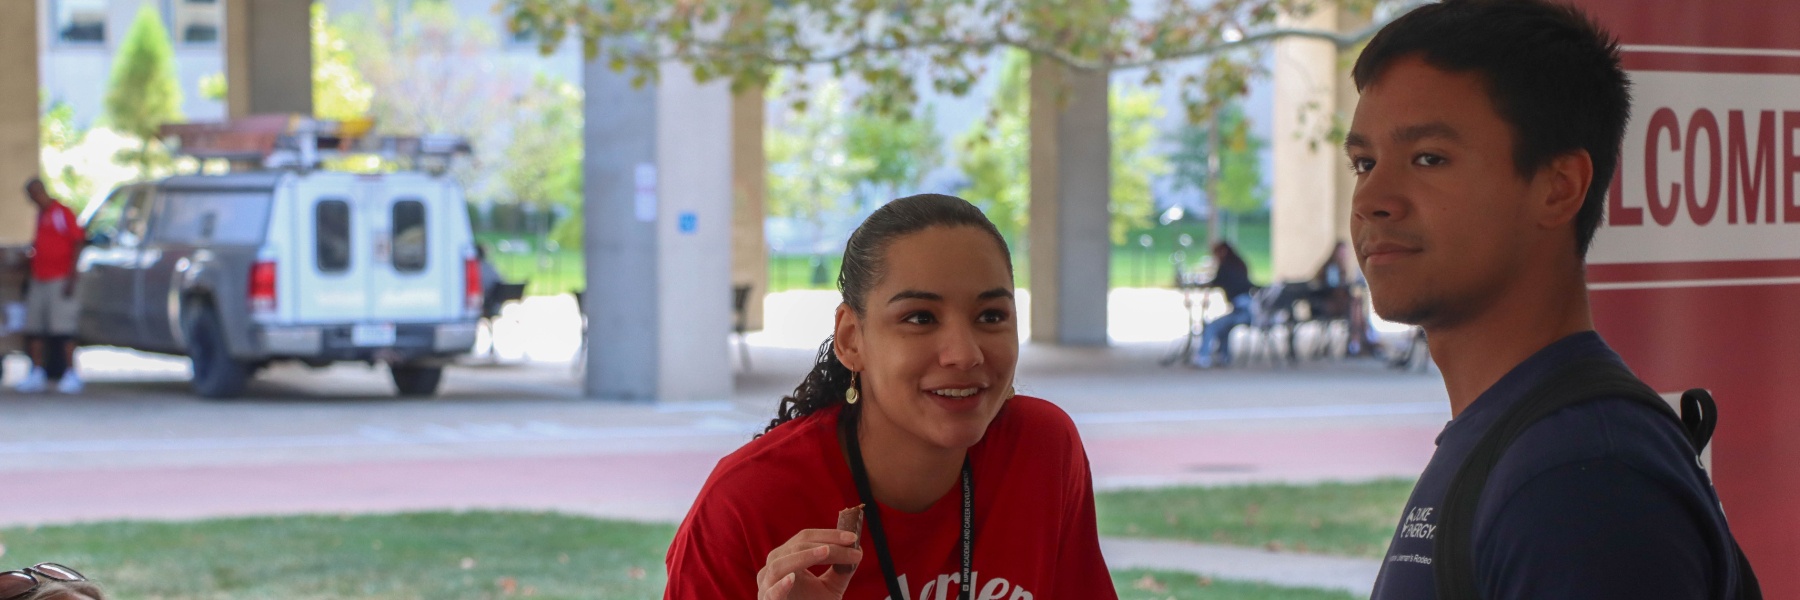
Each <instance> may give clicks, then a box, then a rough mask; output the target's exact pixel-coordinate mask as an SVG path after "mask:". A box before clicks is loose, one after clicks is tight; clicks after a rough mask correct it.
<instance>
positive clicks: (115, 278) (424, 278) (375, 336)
mask: <svg viewBox="0 0 1800 600" xmlns="http://www.w3.org/2000/svg"><path fill="white" fill-rule="evenodd" d="M306 123H309V124H310V123H311V122H310V121H309V122H306ZM302 136H305V137H304V138H303V137H302ZM281 139H283V140H288V141H289V142H292V141H293V140H296V139H298V140H299V150H300V152H299V154H298V155H297V156H298V158H297V159H296V157H295V156H288V159H293V162H292V163H290V164H289V166H288V167H286V168H275V169H266V170H256V171H249V172H237V173H230V174H222V175H179V176H174V177H169V178H166V179H162V180H159V181H156V182H152V183H143V184H133V185H127V186H123V187H120V188H119V189H117V190H115V191H114V192H113V193H112V194H111V195H109V196H108V197H107V198H106V199H105V200H104V201H102V202H99V203H96V204H94V205H91V206H89V207H88V209H87V210H86V211H84V214H83V215H82V224H83V226H84V227H85V228H86V229H87V231H88V234H89V239H90V244H89V246H88V247H87V248H86V249H85V250H84V251H83V252H82V255H81V259H80V263H79V266H78V268H79V269H80V270H81V276H80V280H79V281H80V283H79V287H78V293H79V295H80V299H81V305H82V308H81V319H80V339H81V342H82V343H83V344H103V345H111V346H120V347H125V348H132V349H137V350H144V351H149V352H159V353H166V354H176V355H185V356H188V357H189V358H190V359H192V361H193V371H194V375H193V387H194V392H195V393H197V394H199V395H201V396H205V397H209V398H228V397H232V396H236V395H238V394H240V393H242V392H243V390H244V387H245V385H246V384H247V382H248V381H249V380H250V378H252V377H253V376H254V375H255V373H256V372H257V370H259V369H261V368H263V367H265V366H267V365H269V364H270V363H273V362H276V361H283V360H292V361H300V362H304V363H306V364H309V365H313V366H325V365H328V364H331V363H333V362H339V361H361V362H367V363H369V364H374V363H376V362H380V363H385V364H386V365H387V366H388V369H389V370H390V371H391V373H392V375H393V380H394V385H395V387H396V388H397V389H398V391H399V393H400V394H401V395H407V396H417V395H430V394H433V393H435V392H436V391H437V389H438V386H439V383H440V382H441V380H442V377H443V367H444V365H446V364H447V363H449V362H451V361H452V360H454V359H455V358H456V357H457V356H459V355H462V354H466V353H468V352H469V351H470V350H471V348H472V347H473V346H474V343H475V330H476V326H475V323H476V320H477V318H478V317H479V314H480V309H481V289H480V278H479V274H478V271H477V268H478V265H477V263H476V260H475V248H474V236H473V233H472V232H471V230H470V225H469V218H468V211H467V210H466V209H465V208H464V200H463V195H462V191H461V190H460V189H459V187H458V186H457V184H456V183H455V182H453V181H452V180H451V179H450V178H448V177H446V176H444V175H442V174H441V173H433V172H427V171H420V170H406V171H400V172H391V173H380V174H356V173H344V172H334V171H322V170H315V169H313V168H311V167H312V166H314V165H316V164H317V156H316V154H309V153H311V152H314V151H315V150H314V149H315V148H316V147H317V146H316V144H318V143H319V142H320V138H316V137H313V134H309V133H305V132H303V133H301V134H288V135H286V136H282V137H281ZM332 141H334V142H335V140H332ZM338 143H340V144H341V142H338ZM464 148H466V146H465V147H464ZM184 151H186V152H189V153H193V154H199V155H202V156H205V155H204V154H202V152H203V151H204V148H200V149H196V148H194V147H192V146H190V147H188V148H185V149H184ZM242 152H244V150H242V149H236V150H233V151H232V152H231V153H229V154H231V155H232V157H236V158H238V159H240V160H241V159H242V158H243V156H242V154H241V153H242ZM221 153H225V152H222V151H221Z"/></svg>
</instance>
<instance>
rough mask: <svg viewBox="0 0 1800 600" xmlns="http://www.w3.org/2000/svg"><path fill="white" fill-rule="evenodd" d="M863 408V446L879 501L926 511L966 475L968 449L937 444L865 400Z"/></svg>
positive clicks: (860, 433) (860, 426)
mask: <svg viewBox="0 0 1800 600" xmlns="http://www.w3.org/2000/svg"><path fill="white" fill-rule="evenodd" d="M856 413H857V418H858V422H857V428H856V429H857V438H858V447H859V448H860V449H861V451H862V458H863V467H864V469H865V470H866V472H867V473H868V476H869V490H870V493H872V494H874V495H875V500H876V501H878V502H880V503H882V504H885V505H887V506H888V507H890V508H893V509H894V510H898V511H901V512H909V513H916V512H924V511H925V509H927V508H930V507H931V505H932V504H933V503H935V502H937V500H938V499H939V498H942V497H944V494H947V493H949V492H950V488H951V487H953V486H955V485H956V481H957V478H958V477H960V476H961V475H962V464H963V457H965V456H967V455H968V451H967V450H964V449H950V448H944V447H941V446H937V445H935V444H931V443H930V442H927V441H926V440H923V439H920V438H919V437H918V436H915V435H913V434H912V433H911V432H908V431H905V430H903V429H901V428H900V427H899V426H898V425H897V424H895V423H894V422H893V421H891V420H888V419H887V417H886V415H883V414H881V410H880V409H877V408H873V407H871V406H868V405H865V408H863V409H862V410H858V411H856Z"/></svg>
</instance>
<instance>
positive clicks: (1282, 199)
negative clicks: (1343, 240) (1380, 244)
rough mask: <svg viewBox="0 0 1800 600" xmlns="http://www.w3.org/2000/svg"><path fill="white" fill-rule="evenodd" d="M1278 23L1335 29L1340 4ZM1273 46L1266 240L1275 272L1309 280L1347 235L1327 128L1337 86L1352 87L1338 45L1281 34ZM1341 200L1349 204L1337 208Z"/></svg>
mask: <svg viewBox="0 0 1800 600" xmlns="http://www.w3.org/2000/svg"><path fill="white" fill-rule="evenodd" d="M1283 21H1284V22H1283V23H1282V26H1284V27H1297V28H1306V29H1332V28H1335V27H1337V26H1338V8H1337V6H1336V5H1335V4H1333V3H1321V4H1319V5H1317V6H1315V7H1314V9H1313V12H1312V13H1311V14H1310V15H1308V16H1307V17H1306V18H1304V19H1296V18H1293V17H1286V18H1284V19H1283ZM1273 51H1274V54H1275V61H1274V64H1275V68H1274V80H1275V81H1274V83H1275V94H1274V96H1275V101H1274V104H1275V108H1274V112H1273V115H1274V117H1273V118H1274V123H1272V124H1271V125H1272V126H1273V129H1274V136H1273V138H1274V139H1273V140H1271V147H1272V148H1271V149H1272V150H1273V154H1274V161H1275V164H1274V168H1275V181H1274V185H1273V186H1272V190H1271V192H1272V194H1271V196H1272V202H1271V204H1272V214H1271V215H1270V229H1271V232H1270V245H1271V246H1272V248H1271V251H1272V254H1273V257H1272V258H1273V259H1274V262H1275V265H1274V266H1275V269H1274V277H1275V279H1276V280H1294V279H1308V278H1311V277H1312V276H1313V274H1314V273H1315V272H1316V271H1317V270H1318V268H1319V265H1320V264H1322V263H1323V262H1324V260H1325V257H1326V255H1328V254H1330V253H1331V245H1332V243H1333V242H1336V241H1337V240H1338V239H1339V237H1340V236H1347V235H1348V227H1349V225H1348V224H1349V213H1348V208H1347V207H1348V198H1349V193H1350V188H1349V187H1347V186H1346V184H1345V182H1346V181H1347V178H1346V177H1345V174H1346V173H1347V172H1348V169H1347V168H1345V167H1344V166H1343V165H1344V164H1346V163H1345V161H1344V158H1343V154H1344V152H1343V149H1342V148H1341V147H1340V144H1339V141H1338V140H1335V139H1333V138H1332V137H1331V136H1330V132H1331V129H1332V119H1333V116H1334V115H1335V114H1336V113H1337V110H1336V106H1337V104H1338V103H1339V101H1340V98H1341V95H1340V94H1339V88H1340V87H1349V86H1350V82H1349V80H1348V79H1343V80H1342V81H1341V82H1340V68H1339V66H1338V51H1337V47H1336V46H1335V45H1334V44H1332V43H1331V42H1329V41H1324V40H1318V39H1312V38H1283V39H1281V40H1279V41H1277V42H1275V44H1274V50H1273ZM1340 83H1341V84H1342V85H1339V84H1340ZM1354 96H1355V90H1354V89H1352V90H1351V93H1350V97H1351V100H1350V101H1351V104H1350V108H1354V106H1355V100H1354ZM1350 108H1346V109H1345V110H1346V111H1348V110H1350ZM1346 114H1347V112H1346ZM1346 119H1347V117H1346ZM1348 123H1349V121H1348V120H1346V121H1344V124H1345V125H1348ZM1340 205H1342V206H1344V207H1346V208H1344V209H1343V210H1342V211H1340V208H1339V207H1340ZM1340 212H1342V214H1341V215H1340Z"/></svg>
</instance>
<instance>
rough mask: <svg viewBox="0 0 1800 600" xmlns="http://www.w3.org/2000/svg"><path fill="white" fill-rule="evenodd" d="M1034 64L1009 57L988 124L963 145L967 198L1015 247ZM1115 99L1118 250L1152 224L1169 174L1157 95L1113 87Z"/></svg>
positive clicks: (1026, 186)
mask: <svg viewBox="0 0 1800 600" xmlns="http://www.w3.org/2000/svg"><path fill="white" fill-rule="evenodd" d="M1029 61H1030V57H1029V55H1027V54H1025V53H1024V52H1008V53H1006V55H1005V57H1003V58H1002V59H1001V66H1000V82H999V86H998V87H997V88H996V89H995V91H994V96H993V98H992V99H991V100H990V101H989V102H990V104H989V105H988V114H987V117H986V118H985V119H982V120H979V121H976V122H975V123H974V124H973V125H971V126H970V128H969V130H968V131H965V132H964V133H963V134H962V135H961V136H959V137H958V138H957V140H958V144H959V145H960V147H961V149H962V152H961V154H960V156H959V157H958V161H957V166H958V167H960V168H961V169H962V172H963V176H964V177H967V178H968V186H967V187H966V188H964V189H963V190H962V194H963V195H964V196H965V197H967V198H968V199H969V201H970V202H973V203H974V204H975V205H976V206H980V207H981V208H982V211H983V212H986V213H987V215H988V219H989V220H992V221H993V222H994V225H995V227H998V228H999V229H1000V233H1001V235H1003V236H1006V237H1007V239H1009V240H1014V241H1017V240H1018V239H1019V235H1020V234H1021V233H1023V232H1024V231H1025V227H1026V224H1027V222H1028V215H1027V208H1026V207H1027V206H1028V205H1029V204H1030V196H1031V171H1030V162H1029V160H1030V153H1031V148H1030V129H1031V124H1030V118H1031V117H1030V111H1031V96H1030V94H1031V91H1030V82H1029V76H1030V70H1029ZM1109 93H1110V95H1111V97H1110V98H1109V99H1108V110H1107V113H1108V114H1107V119H1108V128H1109V130H1110V132H1111V134H1112V144H1111V145H1112V187H1111V190H1110V192H1111V196H1112V203H1111V205H1110V207H1109V209H1110V210H1111V211H1112V215H1111V225H1110V227H1109V231H1110V232H1111V237H1112V241H1113V243H1114V244H1122V243H1125V233H1126V232H1127V231H1130V230H1131V229H1133V228H1137V227H1145V226H1148V225H1149V224H1150V217H1151V213H1152V212H1153V209H1154V207H1155V198H1154V195H1153V194H1152V192H1151V189H1150V184H1151V182H1152V181H1154V180H1155V179H1156V178H1158V177H1161V176H1162V175H1163V174H1165V173H1166V172H1168V168H1169V167H1168V163H1167V162H1166V161H1165V160H1164V159H1163V157H1162V156H1161V155H1159V154H1157V153H1156V152H1155V148H1154V143H1155V141H1156V131H1157V129H1156V123H1157V121H1159V120H1161V119H1162V117H1163V116H1164V113H1163V108H1162V106H1161V102H1160V99H1159V97H1158V94H1157V93H1156V91H1155V90H1154V89H1151V88H1142V87H1136V86H1113V87H1112V88H1111V90H1110V92H1109Z"/></svg>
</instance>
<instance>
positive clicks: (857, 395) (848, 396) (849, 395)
mask: <svg viewBox="0 0 1800 600" xmlns="http://www.w3.org/2000/svg"><path fill="white" fill-rule="evenodd" d="M859 375H860V373H857V372H855V371H851V372H850V389H847V390H844V403H845V404H856V401H857V400H859V399H861V398H862V392H858V391H856V384H857V380H858V379H860V377H859Z"/></svg>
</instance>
